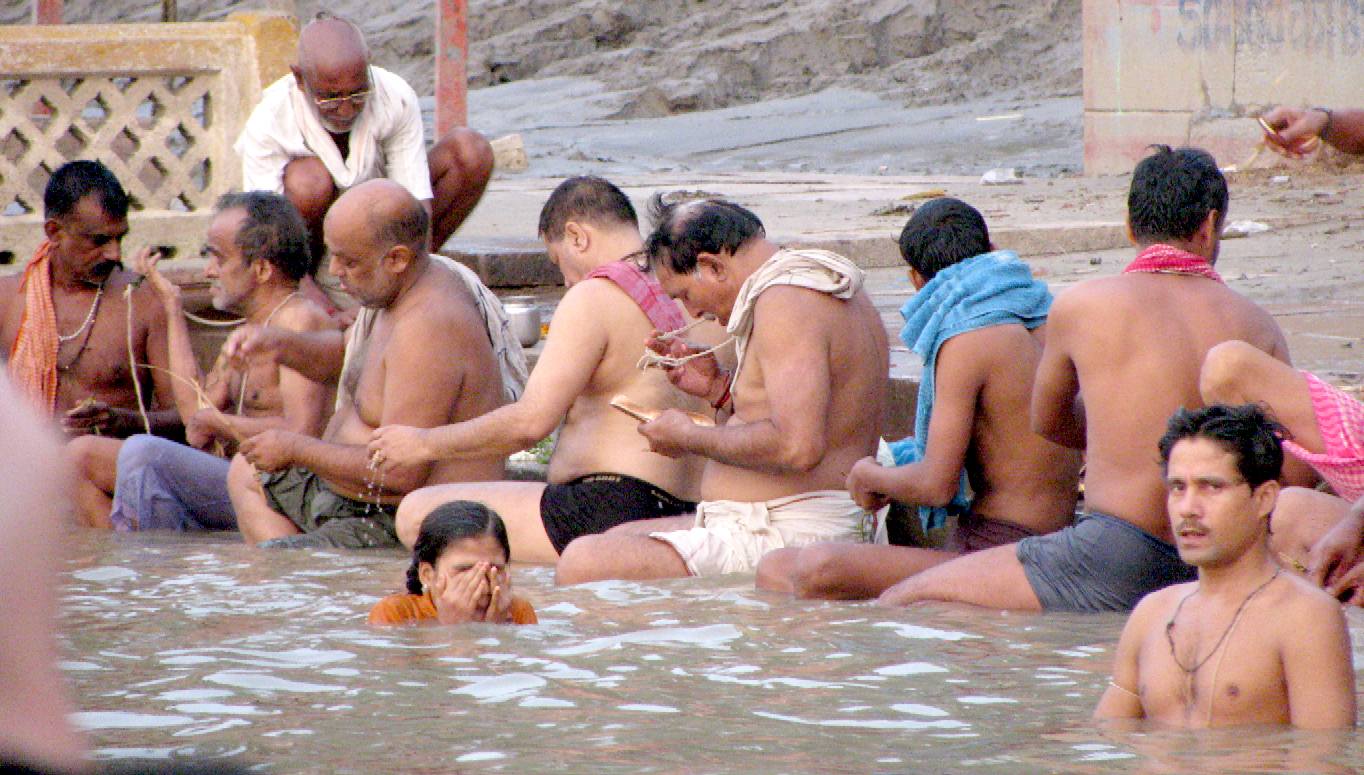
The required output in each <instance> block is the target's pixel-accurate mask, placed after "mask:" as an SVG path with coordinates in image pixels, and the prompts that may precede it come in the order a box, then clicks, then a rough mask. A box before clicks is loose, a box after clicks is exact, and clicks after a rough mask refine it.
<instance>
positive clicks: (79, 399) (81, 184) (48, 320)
mask: <svg viewBox="0 0 1364 775" xmlns="http://www.w3.org/2000/svg"><path fill="white" fill-rule="evenodd" d="M43 207H44V213H43V215H44V217H45V219H46V220H45V221H44V222H43V231H44V233H45V234H46V236H47V239H46V240H44V241H43V243H42V244H41V245H39V247H38V250H37V251H36V252H35V253H34V255H33V259H32V260H31V261H30V262H29V264H28V266H27V267H26V268H25V269H24V272H23V274H22V275H12V276H9V277H3V278H0V342H3V347H4V350H3V352H4V353H5V355H6V356H7V358H8V364H7V366H8V369H7V371H8V372H9V376H10V379H11V380H12V381H13V382H14V385H15V387H16V388H17V389H18V392H19V393H21V394H23V395H26V396H27V397H28V398H29V400H30V401H31V402H32V403H33V404H34V405H35V406H36V407H37V408H38V409H39V410H40V411H41V412H42V413H44V414H45V415H47V416H50V417H54V418H56V419H57V420H58V421H59V422H60V424H61V426H62V429H63V430H64V431H66V433H67V434H68V435H70V436H73V437H75V436H87V435H89V436H108V437H120V438H121V437H124V436H128V435H130V434H132V433H136V432H138V431H141V430H144V428H145V426H146V425H150V427H151V430H152V431H153V432H158V431H159V432H164V431H166V430H170V429H173V428H174V427H175V426H177V425H178V424H179V422H180V419H179V416H178V414H177V413H176V412H175V410H174V409H170V410H160V409H159V407H160V406H161V405H162V404H164V403H166V402H168V401H169V400H170V397H171V395H172V393H171V386H170V382H169V377H167V376H166V373H167V372H166V371H164V369H166V368H168V366H169V362H168V355H167V349H166V320H165V312H164V311H163V308H162V305H161V304H160V303H159V302H158V301H157V300H156V298H155V296H154V295H153V294H152V293H151V290H150V289H143V288H134V289H133V290H132V291H131V292H129V291H128V290H127V289H128V288H129V285H130V284H131V283H132V282H133V280H134V279H135V278H136V277H137V275H135V274H133V273H132V272H128V271H126V270H124V269H123V265H122V263H121V261H120V259H121V257H122V253H121V243H122V241H123V237H124V235H126V234H127V233H128V195H127V193H125V192H124V190H123V186H122V185H121V184H119V182H118V179H117V178H115V177H114V175H113V173H111V172H110V171H109V170H108V168H106V167H105V166H104V165H103V164H100V163H99V162H97V161H73V162H70V163H68V164H64V165H62V166H61V167H59V168H58V169H57V171H56V172H54V173H53V174H52V177H51V178H50V179H49V180H48V183H47V188H46V190H45V191H44V193H43ZM130 304H131V305H132V310H131V313H130V312H129V310H128V305H130ZM130 341H131V352H130V351H129V350H130V344H129V343H130ZM134 364H136V370H137V372H138V373H136V374H135V373H134ZM148 365H150V366H152V367H154V368H150V369H149V368H147V366H148ZM144 410H145V420H144ZM99 441H100V440H92V441H91V442H90V443H82V444H80V445H78V446H77V448H76V449H75V450H73V453H74V454H72V457H74V458H75V463H76V465H77V466H78V467H81V468H85V467H86V466H85V463H86V462H88V461H87V460H84V459H83V458H88V457H91V456H98V455H101V454H106V452H107V454H109V455H116V454H117V445H116V444H113V445H104V444H101V443H99ZM106 446H107V447H109V449H108V450H107V451H106V450H105V447H106ZM108 462H109V463H110V465H109V466H108V470H110V471H112V470H113V465H112V463H113V458H112V457H110V459H109V461H108ZM109 485H110V487H111V488H112V485H113V482H112V481H111V482H109Z"/></svg>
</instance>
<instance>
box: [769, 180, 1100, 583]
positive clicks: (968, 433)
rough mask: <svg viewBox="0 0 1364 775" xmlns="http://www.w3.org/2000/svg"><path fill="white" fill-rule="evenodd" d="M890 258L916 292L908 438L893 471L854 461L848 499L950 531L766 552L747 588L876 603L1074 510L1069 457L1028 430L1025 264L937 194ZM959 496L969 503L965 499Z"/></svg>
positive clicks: (1039, 324)
mask: <svg viewBox="0 0 1364 775" xmlns="http://www.w3.org/2000/svg"><path fill="white" fill-rule="evenodd" d="M900 252H901V255H903V257H904V259H905V262H906V263H907V264H909V277H910V282H911V283H913V285H914V287H915V289H916V290H917V291H918V292H917V293H916V294H915V295H914V296H913V297H911V298H910V300H909V301H908V302H906V304H905V306H904V308H903V309H902V310H901V314H902V315H904V317H905V321H906V322H905V327H904V329H903V330H902V331H901V332H900V338H901V339H902V340H903V341H904V343H905V345H906V346H907V347H909V348H910V349H912V350H913V351H915V352H916V353H918V354H919V355H920V356H921V357H922V358H923V359H924V372H923V377H922V380H921V382H920V386H919V400H918V408H917V411H916V413H915V422H914V435H913V436H912V437H910V438H908V439H905V440H903V441H899V442H895V443H893V444H891V451H892V452H893V453H894V456H895V463H896V465H895V466H893V467H887V466H882V465H880V464H879V463H877V462H876V460H875V459H874V458H870V457H869V458H865V459H863V460H861V461H859V462H858V463H857V464H856V465H855V466H854V467H853V469H852V471H851V473H850V474H849V475H848V483H847V486H848V490H849V491H850V492H851V493H852V496H853V498H854V499H855V500H856V501H857V502H858V504H859V505H861V506H863V507H864V508H868V509H873V510H875V509H879V508H881V507H882V506H884V505H885V504H886V503H887V502H889V501H890V500H895V501H900V502H902V503H906V504H908V505H910V506H914V507H918V509H919V517H920V519H922V520H923V523H924V527H925V528H926V529H931V528H936V527H940V526H941V525H943V524H944V523H945V522H946V519H947V517H948V516H955V517H956V518H957V523H956V527H955V529H954V531H953V532H952V533H951V535H950V536H949V538H948V541H947V544H946V545H945V546H944V547H943V549H942V550H937V549H922V548H912V547H903V546H884V545H858V544H838V543H829V544H818V545H815V546H810V547H805V548H801V549H782V550H778V551H775V552H772V553H770V554H768V555H767V556H766V557H764V558H763V561H762V563H761V564H760V565H759V566H758V586H759V587H762V588H764V589H773V590H778V591H786V592H790V593H793V594H795V595H797V596H799V597H820V598H836V599H858V598H867V597H875V596H876V595H879V594H881V592H883V591H884V590H886V589H887V588H889V587H890V586H892V585H894V584H896V583H897V582H899V581H902V580H903V579H905V578H908V577H909V576H912V575H914V574H916V573H918V572H919V571H922V570H924V569H925V568H929V567H932V566H934V565H937V564H939V563H942V562H946V561H947V560H950V559H952V558H954V557H956V556H958V555H961V554H965V553H968V552H973V551H977V550H980V549H986V548H990V547H994V546H1001V545H1004V544H1010V543H1014V542H1016V541H1019V540H1021V539H1022V538H1025V537H1027V536H1031V535H1040V534H1045V533H1049V532H1052V531H1054V530H1057V529H1059V528H1061V527H1063V526H1064V525H1066V524H1067V523H1069V522H1070V520H1071V517H1072V515H1073V512H1074V509H1075V501H1076V490H1077V483H1078V478H1079V468H1080V456H1079V454H1078V453H1077V452H1075V451H1073V450H1068V449H1066V448H1064V447H1061V446H1059V445H1057V444H1054V443H1052V442H1049V441H1047V440H1045V439H1043V438H1042V437H1040V436H1037V435H1036V434H1034V433H1033V432H1032V429H1031V428H1030V427H1029V423H1028V406H1029V401H1030V399H1031V393H1032V381H1033V373H1034V371H1035V370H1036V368H1037V363H1038V360H1039V359H1040V357H1041V354H1042V338H1043V332H1044V331H1045V323H1046V317H1047V311H1048V309H1049V308H1050V305H1051V294H1050V293H1049V292H1048V291H1047V287H1046V285H1045V284H1043V283H1041V282H1038V281H1037V280H1034V279H1033V278H1032V274H1031V272H1030V270H1029V269H1028V266H1027V265H1026V264H1024V263H1023V262H1021V261H1019V260H1018V258H1017V256H1015V255H1014V254H1012V253H1010V252H1008V251H994V250H993V249H992V247H991V245H990V234H989V230H988V228H987V227H986V225H985V219H984V218H983V217H981V214H980V213H979V212H978V211H977V210H976V209H975V208H973V207H971V206H970V205H968V204H966V203H965V202H962V201H960V200H957V199H951V198H946V197H944V198H941V199H935V200H933V201H931V202H928V203H926V204H925V205H923V206H922V207H920V208H919V210H918V211H917V212H915V214H914V216H913V217H912V218H910V220H909V223H907V224H906V225H905V228H904V231H903V232H902V233H901V235H900ZM968 490H969V493H971V497H970V498H969V499H968Z"/></svg>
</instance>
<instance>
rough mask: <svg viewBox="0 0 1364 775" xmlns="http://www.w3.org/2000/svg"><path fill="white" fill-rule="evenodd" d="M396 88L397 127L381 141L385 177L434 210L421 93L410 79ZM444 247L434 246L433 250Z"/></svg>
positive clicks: (429, 210)
mask: <svg viewBox="0 0 1364 775" xmlns="http://www.w3.org/2000/svg"><path fill="white" fill-rule="evenodd" d="M401 86H402V87H403V88H401V89H396V88H395V89H394V90H393V92H394V93H393V95H392V96H394V97H397V98H398V100H399V104H400V106H401V107H400V110H401V113H400V114H399V115H398V116H397V117H396V118H395V125H394V127H393V130H392V131H391V132H390V133H389V134H388V136H386V137H384V138H383V139H382V141H381V144H382V145H383V149H384V177H386V178H388V179H390V180H392V181H394V182H396V183H397V184H398V185H400V186H402V187H403V188H405V189H407V190H408V191H409V192H411V194H412V196H414V197H416V198H417V199H418V200H419V201H421V202H422V204H423V205H425V206H426V208H427V213H430V212H431V199H432V197H433V194H432V191H431V168H430V164H429V162H428V161H427V159H426V135H425V131H424V128H423V126H422V114H421V104H420V103H419V102H418V100H417V93H416V92H415V91H413V90H412V87H411V86H409V85H408V84H407V83H406V82H402V83H401ZM439 248H440V246H439V245H436V246H433V248H432V249H433V250H435V249H439Z"/></svg>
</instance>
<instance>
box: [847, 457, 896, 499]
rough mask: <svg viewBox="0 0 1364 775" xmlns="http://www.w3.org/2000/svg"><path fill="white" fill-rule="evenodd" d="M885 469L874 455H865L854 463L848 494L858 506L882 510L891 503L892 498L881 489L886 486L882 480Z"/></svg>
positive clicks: (848, 482) (849, 478)
mask: <svg viewBox="0 0 1364 775" xmlns="http://www.w3.org/2000/svg"><path fill="white" fill-rule="evenodd" d="M885 470H886V469H885V467H884V466H882V465H881V464H880V463H877V462H876V458H874V457H864V458H862V459H861V460H859V461H857V462H856V463H854V464H853V467H852V470H851V471H849V472H848V481H847V485H846V486H847V488H848V494H849V495H851V496H852V499H853V501H854V502H856V503H857V505H858V506H861V507H862V508H864V509H866V510H867V511H880V510H881V508H882V507H884V506H885V505H886V504H887V503H890V498H889V497H887V496H886V494H885V493H884V492H882V491H881V490H882V489H883V488H884V487H885V485H884V484H883V483H882V481H881V475H882V474H883V473H885Z"/></svg>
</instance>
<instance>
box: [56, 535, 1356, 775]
mask: <svg viewBox="0 0 1364 775" xmlns="http://www.w3.org/2000/svg"><path fill="white" fill-rule="evenodd" d="M72 541H73V544H74V545H73V547H72V551H71V557H72V559H71V560H70V561H69V563H68V568H67V571H66V573H65V577H64V581H65V585H66V586H65V596H64V611H63V617H62V626H63V627H62V628H63V633H64V635H63V641H64V646H65V650H66V655H67V658H66V661H65V662H64V663H63V668H64V671H65V673H66V675H67V677H68V679H69V680H70V681H71V682H72V684H73V685H74V688H75V693H76V698H77V703H78V705H79V709H80V710H79V713H78V715H77V719H76V720H77V722H78V723H79V724H80V725H81V726H83V727H84V728H86V729H87V730H89V734H90V737H91V741H92V744H93V746H94V748H95V752H96V755H97V756H98V757H99V758H102V759H118V758H137V757H155V758H172V757H173V758H179V757H192V758H217V757H231V758H233V759H235V760H237V761H240V762H244V763H246V764H248V765H252V766H253V767H254V768H255V769H258V770H259V771H262V772H326V773H380V772H383V773H446V772H469V773H474V772H534V773H540V772H583V773H616V772H620V773H627V772H628V773H636V772H648V773H683V772H686V773H711V772H716V773H719V772H763V773H768V772H771V773H777V772H792V773H815V772H820V773H823V772H989V773H1001V772H1002V773H1015V772H1016V773H1035V772H1113V771H1119V772H1124V771H1140V772H1194V771H1197V772H1219V771H1221V772H1285V771H1302V772H1320V771H1339V772H1353V771H1355V766H1356V765H1357V763H1358V762H1361V761H1364V743H1362V742H1361V739H1360V737H1359V735H1358V733H1357V732H1350V733H1344V734H1312V733H1304V732H1295V731H1292V730H1276V729H1268V730H1266V729H1257V730H1244V729H1242V730H1234V731H1214V732H1206V733H1200V734H1197V735H1195V734H1190V733H1184V732H1175V731H1162V730H1151V729H1141V728H1131V729H1100V728H1098V727H1096V726H1095V725H1093V724H1092V723H1090V722H1089V721H1088V720H1087V719H1088V716H1089V714H1090V712H1091V711H1092V710H1093V707H1094V704H1095V702H1096V701H1097V700H1098V697H1099V695H1100V694H1101V693H1102V690H1103V687H1104V685H1105V683H1106V681H1107V679H1108V671H1109V667H1110V662H1111V659H1112V648H1113V645H1114V643H1115V642H1116V640H1117V637H1118V634H1119V632H1120V630H1121V628H1122V623H1123V617H1122V616H1119V615H1101V616H1079V615H1046V616H1041V615H1020V614H1003V613H997V612H987V611H981V610H977V609H969V608H964V607H951V606H921V607H916V608H913V609H909V610H891V609H882V608H879V607H876V606H873V605H870V604H849V603H807V602H799V601H791V600H786V599H782V598H779V597H775V596H770V595H766V594H763V593H758V592H755V591H754V590H753V587H752V581H751V578H750V577H740V576H733V577H723V578H719V579H713V580H711V579H706V580H701V579H685V580H677V581H669V582H661V583H647V584H646V583H625V582H607V583H598V584H590V585H584V586H581V587H576V588H557V587H555V586H554V585H553V572H552V569H551V568H549V567H544V566H518V567H517V568H516V569H515V570H514V574H513V579H514V582H513V583H514V586H515V588H516V590H517V591H518V593H519V594H521V595H524V596H526V597H528V598H529V599H530V600H531V601H532V602H533V603H534V605H535V607H536V609H537V610H538V612H539V616H540V624H539V625H536V626H528V627H511V626H494V625H468V626H464V627H458V628H443V627H417V628H396V629H374V628H370V627H368V626H366V624H365V615H366V613H367V612H368V610H369V607H370V606H371V605H372V604H373V603H374V602H375V601H376V600H378V598H379V597H381V596H382V595H385V594H388V593H391V592H396V591H398V589H399V586H400V584H401V581H402V577H403V573H404V571H405V568H406V565H405V561H404V558H403V556H402V555H401V554H399V553H397V552H370V553H326V552H301V551H273V552H265V551H260V550H257V549H253V548H250V547H247V546H245V545H243V544H241V543H240V539H239V538H238V537H237V536H235V535H216V536H214V535H183V534H142V535H133V536H127V535H113V534H104V533H97V532H92V531H83V532H81V533H79V534H73V536H72ZM1351 630H1352V636H1353V639H1354V642H1355V649H1356V656H1355V662H1356V664H1361V657H1360V652H1361V651H1362V650H1364V648H1362V647H1364V617H1361V616H1360V615H1359V614H1358V612H1352V613H1351ZM1361 684H1362V685H1364V681H1361Z"/></svg>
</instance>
